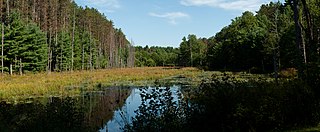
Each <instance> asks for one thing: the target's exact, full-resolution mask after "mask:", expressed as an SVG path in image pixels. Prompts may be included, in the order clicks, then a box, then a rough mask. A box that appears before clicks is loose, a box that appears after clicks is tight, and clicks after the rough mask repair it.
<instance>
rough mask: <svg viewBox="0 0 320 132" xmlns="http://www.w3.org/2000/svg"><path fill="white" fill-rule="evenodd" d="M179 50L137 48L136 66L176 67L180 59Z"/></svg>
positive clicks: (169, 48)
mask: <svg viewBox="0 0 320 132" xmlns="http://www.w3.org/2000/svg"><path fill="white" fill-rule="evenodd" d="M178 53H179V49H178V48H173V47H158V46H152V47H149V46H145V47H141V46H136V47H135V58H136V60H135V65H136V66H139V67H143V66H176V65H177V63H176V60H177V59H178Z"/></svg>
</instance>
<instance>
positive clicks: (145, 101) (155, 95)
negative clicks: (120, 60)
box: [124, 87, 187, 131]
mask: <svg viewBox="0 0 320 132" xmlns="http://www.w3.org/2000/svg"><path fill="white" fill-rule="evenodd" d="M139 90H140V91H141V94H140V96H141V102H142V104H141V105H140V106H139V109H138V110H136V111H135V113H136V116H135V117H134V118H133V119H132V123H131V124H126V125H125V127H124V130H125V131H173V130H174V131H178V130H181V131H182V130H183V129H184V128H186V127H185V126H184V125H183V124H186V121H187V120H186V118H187V114H186V112H187V110H186V108H187V107H186V106H187V105H186V103H185V102H184V101H183V100H182V98H183V97H182V94H181V92H180V90H179V89H176V88H170V87H166V88H141V89H139Z"/></svg>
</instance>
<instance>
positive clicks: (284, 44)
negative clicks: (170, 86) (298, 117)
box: [151, 0, 320, 73]
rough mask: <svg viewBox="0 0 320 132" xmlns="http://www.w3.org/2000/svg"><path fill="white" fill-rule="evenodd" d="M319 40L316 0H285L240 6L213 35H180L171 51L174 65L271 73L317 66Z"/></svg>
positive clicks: (319, 13) (319, 10)
mask: <svg viewBox="0 0 320 132" xmlns="http://www.w3.org/2000/svg"><path fill="white" fill-rule="evenodd" d="M319 45H320V2H319V1H316V0H310V1H307V2H306V1H304V0H301V1H300V0H289V1H286V2H285V3H279V2H278V3H273V2H271V3H269V4H265V5H262V6H261V8H260V9H259V10H258V11H257V12H256V13H255V14H254V13H252V12H248V11H246V12H244V13H243V14H242V15H241V16H239V17H236V18H235V19H233V20H232V22H231V24H230V25H228V26H226V27H224V28H223V29H222V30H221V31H220V32H218V33H217V34H216V35H215V36H213V37H210V38H197V37H196V35H189V36H188V37H184V38H183V39H182V42H181V44H180V47H179V48H178V49H179V52H173V53H175V54H176V56H178V57H177V58H176V61H175V62H176V63H175V64H176V65H179V66H194V67H202V68H205V69H209V70H229V71H250V72H255V73H266V72H275V73H277V72H278V71H279V70H280V69H286V68H295V69H300V70H299V71H304V69H306V68H307V67H310V66H311V65H313V66H317V63H319V51H320V50H319ZM151 58H152V57H151ZM155 63H157V62H155Z"/></svg>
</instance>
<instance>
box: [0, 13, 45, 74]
mask: <svg viewBox="0 0 320 132" xmlns="http://www.w3.org/2000/svg"><path fill="white" fill-rule="evenodd" d="M9 20H10V21H9V23H8V25H7V26H6V27H5V37H4V40H5V41H4V53H5V54H4V55H5V62H4V64H5V65H4V66H5V67H7V68H6V69H9V68H8V67H9V66H10V64H11V65H14V69H13V70H15V71H18V69H19V68H20V66H22V67H23V70H28V71H33V72H35V71H43V70H45V69H46V60H47V44H46V40H47V39H46V35H45V33H43V32H42V31H41V30H40V29H39V27H37V26H36V25H35V24H33V23H25V22H24V21H23V20H21V19H20V15H19V14H18V13H16V12H13V13H12V14H11V15H10V19H9ZM20 60H21V63H20Z"/></svg>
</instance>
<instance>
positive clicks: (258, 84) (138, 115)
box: [0, 75, 320, 132]
mask: <svg viewBox="0 0 320 132" xmlns="http://www.w3.org/2000/svg"><path fill="white" fill-rule="evenodd" d="M317 86H319V82H317V81H313V82H312V81H311V82H309V81H304V80H300V79H280V80H278V82H276V81H274V80H270V79H267V78H255V79H247V80H242V79H238V78H235V77H233V76H229V75H223V76H214V75H213V77H211V78H209V79H206V80H203V81H202V83H201V84H200V85H199V86H196V87H195V86H192V85H188V84H184V83H176V84H173V83H167V84H162V83H161V84H157V85H154V86H145V87H141V86H140V87H137V86H114V87H100V88H99V89H97V90H95V91H84V92H83V93H81V94H80V95H78V96H72V97H39V98H29V99H25V100H21V101H16V102H6V101H2V102H1V103H0V130H1V131H10V132H11V131H291V130H301V129H303V128H308V127H316V126H317V125H318V124H319V122H320V96H319V94H320V90H318V87H317Z"/></svg>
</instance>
